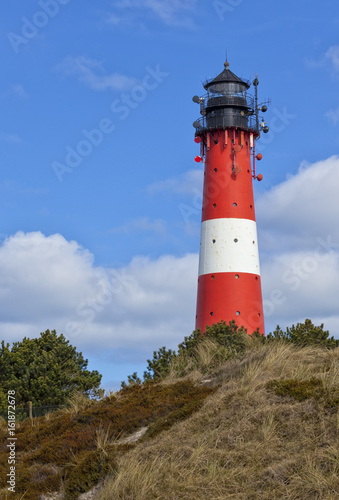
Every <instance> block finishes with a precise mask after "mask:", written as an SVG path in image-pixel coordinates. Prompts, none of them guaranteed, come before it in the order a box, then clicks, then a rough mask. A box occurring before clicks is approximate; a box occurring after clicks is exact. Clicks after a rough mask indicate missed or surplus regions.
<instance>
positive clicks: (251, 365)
mask: <svg viewBox="0 0 339 500" xmlns="http://www.w3.org/2000/svg"><path fill="white" fill-rule="evenodd" d="M207 347H208V349H207ZM207 347H206V350H204V351H203V352H201V360H200V361H201V362H203V363H207V362H208V360H211V361H212V364H213V349H214V347H213V346H207ZM338 368H339V349H335V350H332V351H328V350H326V349H322V348H314V347H307V348H304V349H299V348H296V347H294V346H292V345H286V344H278V343H275V344H272V345H268V346H267V345H264V346H259V345H258V346H256V347H255V349H252V350H251V351H250V352H248V354H247V355H246V356H245V357H244V358H243V359H242V360H241V361H229V362H227V363H226V364H224V365H223V366H219V367H217V368H216V369H215V373H214V376H215V379H216V380H218V381H219V382H220V383H221V384H222V385H221V387H220V389H219V390H218V391H217V392H216V393H215V394H213V395H212V396H209V398H208V399H207V400H206V401H205V404H204V406H203V407H202V408H201V409H200V411H198V412H197V413H195V414H193V415H192V416H191V417H190V418H189V419H187V420H186V421H183V422H179V423H177V424H175V425H174V426H173V427H171V428H170V429H169V430H166V431H163V432H162V433H161V434H160V435H158V436H156V437H155V438H154V439H153V440H152V441H150V442H146V443H142V444H138V445H137V446H136V448H134V449H133V450H131V451H129V452H128V453H127V454H125V455H124V456H123V457H120V458H119V460H118V464H117V466H118V472H117V474H116V476H115V477H114V478H111V479H108V480H107V481H106V485H105V488H104V491H103V492H101V493H100V495H99V496H98V497H97V499H98V500H99V499H100V500H112V499H113V498H114V499H116V500H181V499H182V500H184V499H185V500H190V499H192V498H194V499H195V500H206V499H207V498H208V499H211V500H219V499H220V500H221V499H236V500H252V499H253V500H255V499H260V500H274V499H288V500H300V499H305V500H323V499H324V500H334V499H337V498H339V451H338V429H339V418H338V413H337V411H336V409H335V408H326V407H325V406H324V405H323V403H322V400H319V399H315V398H313V397H308V398H307V399H305V400H304V401H297V400H296V399H294V398H292V397H290V396H284V397H282V396H278V395H277V394H275V392H274V391H272V390H269V389H268V382H270V381H271V380H282V379H298V380H300V381H303V380H310V379H312V378H316V379H320V380H321V381H322V384H323V389H324V390H326V391H332V392H333V391H335V390H337V389H338ZM196 377H197V373H195V376H194V378H196ZM167 383H168V380H167Z"/></svg>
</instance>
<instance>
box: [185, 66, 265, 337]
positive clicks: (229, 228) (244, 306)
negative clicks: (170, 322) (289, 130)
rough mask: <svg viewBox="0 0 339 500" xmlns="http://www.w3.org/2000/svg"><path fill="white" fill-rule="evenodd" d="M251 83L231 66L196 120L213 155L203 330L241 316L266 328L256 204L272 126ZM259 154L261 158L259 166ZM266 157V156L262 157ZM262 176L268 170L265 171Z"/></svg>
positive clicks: (210, 85) (200, 305) (202, 278)
mask: <svg viewBox="0 0 339 500" xmlns="http://www.w3.org/2000/svg"><path fill="white" fill-rule="evenodd" d="M258 83H259V82H258V79H257V77H256V78H255V80H254V82H253V84H254V86H255V97H252V96H250V95H249V94H248V92H247V90H248V89H249V87H250V83H249V82H246V81H244V80H242V79H240V78H239V77H237V76H236V75H235V74H234V73H232V72H231V71H230V70H229V64H228V62H227V61H226V63H225V69H224V71H223V72H222V73H220V75H218V76H217V77H216V78H215V79H214V80H212V81H210V82H207V83H206V84H205V85H204V87H205V89H206V90H207V94H206V95H205V96H203V97H199V96H194V98H193V101H194V102H197V103H200V112H201V114H202V118H201V119H200V120H198V121H196V122H194V126H195V127H196V138H197V137H198V138H199V139H200V140H201V156H202V157H205V173H204V193H203V205H202V224H201V242H200V258H199V279H198V297H197V313H196V328H200V329H201V331H202V332H204V331H205V330H206V326H208V325H212V324H213V323H218V322H219V321H226V322H227V323H228V322H229V321H231V320H235V321H236V323H237V324H238V325H239V326H244V327H245V328H246V329H247V332H248V333H249V334H252V332H253V331H255V330H256V329H259V331H260V332H261V333H264V314H263V303H262V294H261V281H260V267H259V252H258V238H257V228H256V220H255V210H254V198H253V184H252V178H253V177H254V178H255V163H254V162H255V140H256V139H257V138H258V137H259V136H260V130H263V131H264V132H268V127H267V126H266V125H265V122H264V121H262V122H261V124H260V126H259V111H266V110H267V106H265V105H260V106H258V99H257V86H258ZM251 158H253V167H252V162H251ZM258 159H261V156H260V157H259V155H258ZM257 178H259V180H261V178H262V176H260V177H259V176H258V177H257Z"/></svg>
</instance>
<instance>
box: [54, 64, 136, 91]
mask: <svg viewBox="0 0 339 500" xmlns="http://www.w3.org/2000/svg"><path fill="white" fill-rule="evenodd" d="M56 71H58V72H60V73H62V74H63V75H65V76H77V77H78V78H79V81H80V82H82V83H85V84H86V85H87V86H89V87H90V88H91V89H93V90H96V91H104V90H108V89H110V90H126V89H130V88H131V87H133V86H134V85H136V84H137V83H138V80H137V79H136V78H131V77H128V76H126V75H122V74H121V73H112V74H111V75H106V74H105V72H104V70H103V67H102V63H101V62H99V61H97V60H95V59H89V58H87V57H84V56H80V57H71V56H69V57H66V58H65V59H64V60H63V61H62V62H61V63H60V64H58V65H57V67H56Z"/></svg>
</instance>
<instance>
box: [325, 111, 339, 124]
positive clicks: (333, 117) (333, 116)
mask: <svg viewBox="0 0 339 500" xmlns="http://www.w3.org/2000/svg"><path fill="white" fill-rule="evenodd" d="M325 117H326V118H327V119H328V120H329V122H330V123H332V125H337V123H339V108H337V109H334V110H333V109H330V110H329V111H327V113H325Z"/></svg>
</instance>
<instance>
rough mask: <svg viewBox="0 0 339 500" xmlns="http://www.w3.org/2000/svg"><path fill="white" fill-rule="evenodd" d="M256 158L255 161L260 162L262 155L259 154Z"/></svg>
mask: <svg viewBox="0 0 339 500" xmlns="http://www.w3.org/2000/svg"><path fill="white" fill-rule="evenodd" d="M256 158H257V160H259V161H260V160H262V154H261V153H259V154H258V155H257V156H256Z"/></svg>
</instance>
